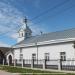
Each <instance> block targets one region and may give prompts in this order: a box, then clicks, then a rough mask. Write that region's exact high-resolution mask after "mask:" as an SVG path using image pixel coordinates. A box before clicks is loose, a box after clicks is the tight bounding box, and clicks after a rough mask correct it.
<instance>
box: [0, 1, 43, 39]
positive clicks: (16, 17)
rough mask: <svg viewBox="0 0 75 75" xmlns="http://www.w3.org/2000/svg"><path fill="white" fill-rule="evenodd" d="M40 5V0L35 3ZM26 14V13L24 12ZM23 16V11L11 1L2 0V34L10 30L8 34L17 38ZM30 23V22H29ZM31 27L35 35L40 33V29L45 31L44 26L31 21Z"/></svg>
mask: <svg viewBox="0 0 75 75" xmlns="http://www.w3.org/2000/svg"><path fill="white" fill-rule="evenodd" d="M36 3H37V4H38V5H39V1H38V2H37V1H36V2H35V4H36ZM24 15H25V14H24ZM22 18H23V13H22V12H20V11H18V10H17V9H16V8H15V7H13V6H12V5H10V3H7V4H6V3H4V2H0V34H1V33H5V32H9V33H7V34H6V35H7V36H8V37H10V38H12V39H16V38H17V33H16V32H17V31H18V29H19V26H21V24H22V23H21V20H22ZM29 25H30V24H29ZM31 25H32V26H30V27H31V29H32V31H33V34H34V35H38V34H39V33H40V31H44V29H43V28H41V27H39V26H38V25H34V23H31Z"/></svg>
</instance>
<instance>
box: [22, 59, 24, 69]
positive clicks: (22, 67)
mask: <svg viewBox="0 0 75 75" xmlns="http://www.w3.org/2000/svg"><path fill="white" fill-rule="evenodd" d="M23 67H24V60H22V68H23Z"/></svg>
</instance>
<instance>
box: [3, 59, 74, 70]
mask: <svg viewBox="0 0 75 75" xmlns="http://www.w3.org/2000/svg"><path fill="white" fill-rule="evenodd" d="M2 64H3V65H8V66H9V65H12V66H14V67H15V66H20V67H31V68H41V69H58V70H72V71H73V70H75V60H66V61H62V60H48V61H47V60H45V59H43V60H31V59H25V60H24V59H23V60H16V59H15V60H13V61H12V63H10V61H9V60H7V61H6V63H5V61H4V60H3V63H2Z"/></svg>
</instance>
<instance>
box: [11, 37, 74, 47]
mask: <svg viewBox="0 0 75 75" xmlns="http://www.w3.org/2000/svg"><path fill="white" fill-rule="evenodd" d="M71 41H75V38H65V39H56V40H49V41H43V42H35V43H29V44H19V45H15V46H12V48H19V47H31V46H36V45H37V46H39V45H40V46H41V45H47V44H57V43H65V42H71Z"/></svg>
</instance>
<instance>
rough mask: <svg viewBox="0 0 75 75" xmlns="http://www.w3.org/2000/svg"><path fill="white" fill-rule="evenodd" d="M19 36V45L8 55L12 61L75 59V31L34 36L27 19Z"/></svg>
mask: <svg viewBox="0 0 75 75" xmlns="http://www.w3.org/2000/svg"><path fill="white" fill-rule="evenodd" d="M35 30H36V29H35ZM18 34H19V37H18V39H17V44H15V45H14V46H13V48H14V50H13V51H12V53H11V52H10V53H9V54H8V56H9V55H11V56H12V59H17V60H22V59H28V60H30V59H35V60H42V59H46V60H58V59H62V60H63V61H65V60H74V59H75V48H74V47H75V46H74V44H75V29H68V30H64V31H57V32H50V33H45V34H44V33H43V34H41V35H37V36H33V35H32V30H31V29H30V28H29V26H28V25H27V19H25V22H24V25H23V26H22V28H21V29H20V30H19V31H18ZM8 56H7V58H8Z"/></svg>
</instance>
